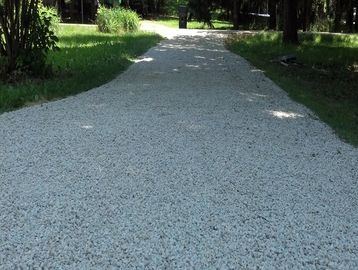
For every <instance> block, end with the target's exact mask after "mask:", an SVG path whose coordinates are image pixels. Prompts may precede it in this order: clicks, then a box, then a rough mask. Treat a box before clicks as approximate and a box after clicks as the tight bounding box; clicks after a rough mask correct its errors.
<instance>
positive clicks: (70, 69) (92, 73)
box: [0, 25, 160, 113]
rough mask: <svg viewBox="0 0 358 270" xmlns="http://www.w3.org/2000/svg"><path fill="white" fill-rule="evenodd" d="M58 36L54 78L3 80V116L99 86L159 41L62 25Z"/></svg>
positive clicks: (154, 37) (155, 37)
mask: <svg viewBox="0 0 358 270" xmlns="http://www.w3.org/2000/svg"><path fill="white" fill-rule="evenodd" d="M58 36H59V39H60V41H59V44H58V45H59V47H60V49H61V50H60V51H58V52H51V53H50V55H49V61H51V62H52V63H53V65H54V70H55V74H54V76H53V77H52V78H49V79H43V80H38V79H37V80H36V79H28V80H25V81H22V82H18V83H11V84H10V83H6V82H1V81H0V113H1V112H4V111H9V110H13V109H16V108H19V107H22V106H24V105H25V106H26V105H28V104H32V103H39V102H43V101H48V100H52V99H57V98H63V97H66V96H69V95H74V94H77V93H80V92H83V91H86V90H89V89H91V88H94V87H97V86H100V85H102V84H104V83H106V82H108V81H110V80H111V79H113V78H115V77H116V76H117V75H118V74H119V73H120V72H122V71H124V70H125V69H126V68H127V67H128V66H129V65H130V64H131V63H132V59H134V58H135V57H137V56H139V55H141V54H143V53H144V52H146V51H147V50H148V49H149V48H150V47H152V46H154V45H155V44H157V43H158V42H159V41H160V37H159V36H158V35H155V34H150V33H143V32H137V33H128V34H123V35H118V34H104V33H100V32H98V31H97V28H96V27H90V26H79V25H61V26H60V29H59V35H58Z"/></svg>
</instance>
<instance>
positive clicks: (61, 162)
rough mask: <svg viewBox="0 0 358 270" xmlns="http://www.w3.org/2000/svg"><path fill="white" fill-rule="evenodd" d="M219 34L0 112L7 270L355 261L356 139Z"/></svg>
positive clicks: (0, 233)
mask: <svg viewBox="0 0 358 270" xmlns="http://www.w3.org/2000/svg"><path fill="white" fill-rule="evenodd" d="M144 27H145V26H144ZM170 31H175V30H170ZM188 33H189V34H188ZM220 35H221V34H218V33H212V34H211V32H208V31H196V32H195V31H190V30H181V31H177V32H175V34H174V35H172V37H171V38H170V39H166V40H164V41H162V42H161V43H160V44H159V45H158V46H157V47H155V48H152V49H151V50H149V51H148V52H147V53H146V54H145V55H144V56H142V57H140V59H138V60H137V61H136V63H135V64H134V65H132V66H131V67H130V68H129V69H128V70H127V71H126V72H124V73H123V74H121V75H120V76H118V78H116V79H115V80H114V81H112V82H110V83H108V84H106V85H103V86H101V87H98V88H96V89H93V90H91V91H88V92H86V93H82V94H80V95H77V96H73V97H69V98H66V99H63V100H60V101H55V102H50V103H46V104H42V105H37V106H33V107H29V108H23V109H21V110H18V111H14V112H9V113H4V114H2V115H0V138H1V141H0V153H1V154H0V269H19V268H20V267H23V268H22V269H40V267H43V269H358V211H357V206H358V184H357V179H358V158H357V157H358V151H357V149H354V148H353V147H351V146H350V145H347V144H345V143H343V142H342V141H340V140H339V139H338V138H337V137H336V136H335V134H334V133H333V132H332V130H331V129H330V128H329V127H327V126H326V125H325V124H323V123H322V122H321V121H319V120H318V119H317V117H316V116H315V115H314V114H313V113H312V112H311V111H309V110H308V109H306V108H305V107H303V106H301V105H299V104H297V103H295V102H293V101H291V100H290V99H289V98H288V97H287V95H286V93H285V92H283V91H282V90H281V89H280V88H279V87H277V86H276V85H275V84H273V83H272V82H271V81H270V80H269V79H267V78H266V77H265V76H264V74H263V73H262V72H261V71H260V70H257V69H256V68H254V67H253V66H251V65H250V64H248V63H247V62H246V61H245V60H243V59H242V58H241V57H239V56H236V55H234V54H232V53H230V52H228V51H227V50H226V49H225V48H224V46H223V44H222V39H221V38H220Z"/></svg>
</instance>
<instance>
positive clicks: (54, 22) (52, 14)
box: [38, 4, 61, 33]
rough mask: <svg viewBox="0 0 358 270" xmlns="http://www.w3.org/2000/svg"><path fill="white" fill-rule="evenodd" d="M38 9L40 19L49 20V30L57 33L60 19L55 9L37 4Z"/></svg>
mask: <svg viewBox="0 0 358 270" xmlns="http://www.w3.org/2000/svg"><path fill="white" fill-rule="evenodd" d="M38 8H39V13H40V17H41V19H44V18H50V19H51V25H50V30H51V31H53V32H55V33H57V32H58V28H59V26H60V22H61V19H60V17H59V15H58V13H57V10H56V8H54V7H45V6H44V5H42V4H39V6H38Z"/></svg>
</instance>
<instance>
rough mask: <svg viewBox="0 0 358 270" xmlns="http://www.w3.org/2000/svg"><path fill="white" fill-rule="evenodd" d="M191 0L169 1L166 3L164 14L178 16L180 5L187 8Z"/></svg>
mask: <svg viewBox="0 0 358 270" xmlns="http://www.w3.org/2000/svg"><path fill="white" fill-rule="evenodd" d="M188 2H189V0H167V1H165V2H164V7H163V13H164V14H166V15H169V16H178V8H179V6H180V5H184V6H187V5H188Z"/></svg>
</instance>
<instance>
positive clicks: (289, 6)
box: [283, 0, 298, 44]
mask: <svg viewBox="0 0 358 270" xmlns="http://www.w3.org/2000/svg"><path fill="white" fill-rule="evenodd" d="M283 20H284V21H283V42H284V43H285V44H298V35H297V0H284V2H283Z"/></svg>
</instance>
